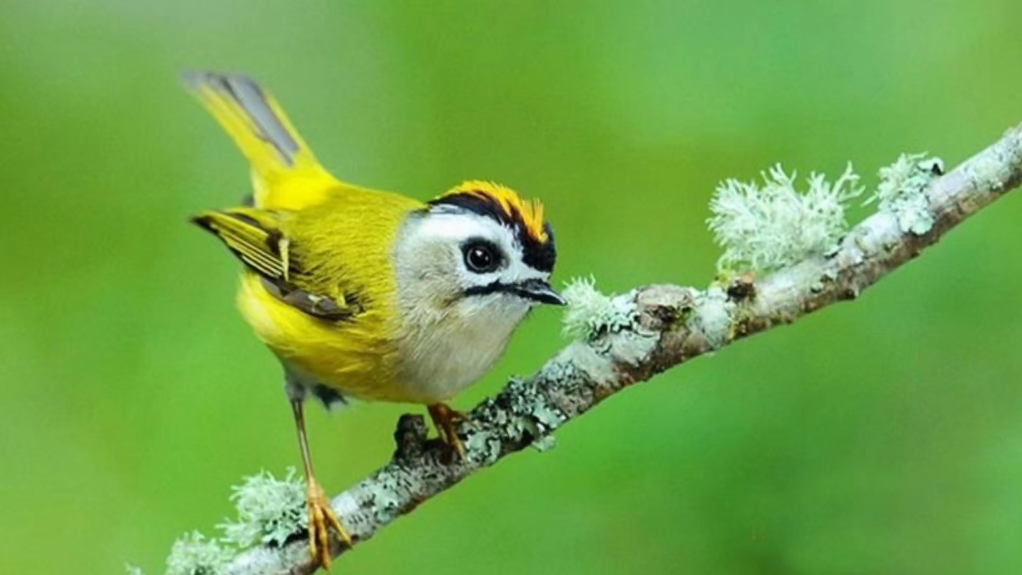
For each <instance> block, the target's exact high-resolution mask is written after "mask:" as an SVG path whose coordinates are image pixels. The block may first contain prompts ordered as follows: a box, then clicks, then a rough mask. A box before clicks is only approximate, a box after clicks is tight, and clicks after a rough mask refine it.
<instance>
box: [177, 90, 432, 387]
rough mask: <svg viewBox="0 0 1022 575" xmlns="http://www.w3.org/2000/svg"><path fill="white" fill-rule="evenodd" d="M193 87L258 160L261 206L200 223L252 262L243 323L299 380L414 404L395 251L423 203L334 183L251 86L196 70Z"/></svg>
mask: <svg viewBox="0 0 1022 575" xmlns="http://www.w3.org/2000/svg"><path fill="white" fill-rule="evenodd" d="M185 81H186V83H187V84H188V85H189V87H190V88H191V90H192V91H193V92H194V93H195V94H196V95H197V96H198V98H199V100H200V101H201V102H202V103H203V104H204V105H205V107H206V108H207V109H208V110H209V111H210V112H211V113H212V114H213V116H214V117H215V118H216V119H217V120H218V121H219V123H220V124H221V126H223V127H224V129H225V130H226V131H227V132H228V133H229V134H230V135H231V137H232V138H233V139H234V141H235V143H236V144H237V145H238V147H239V148H240V149H241V151H242V152H243V153H244V155H245V157H246V158H248V160H249V162H250V163H251V164H252V173H253V181H254V185H255V188H256V195H255V204H256V206H255V207H254V208H236V209H231V210H223V211H219V212H206V213H203V214H200V215H199V216H197V217H196V218H195V221H196V223H198V224H199V225H202V226H203V227H205V228H206V229H208V230H210V231H211V232H213V233H214V234H216V235H217V236H218V237H220V239H221V240H223V241H224V242H225V243H226V244H227V246H228V247H229V248H230V249H231V250H232V251H234V252H235V254H236V255H238V256H239V257H240V258H241V259H242V261H244V262H245V263H246V264H247V265H248V266H249V267H248V269H247V270H246V271H245V272H244V274H243V276H242V280H241V287H240V290H239V292H238V306H239V308H240V309H241V312H242V315H243V316H244V318H245V320H246V321H247V322H248V323H249V324H250V325H251V326H252V328H253V329H254V331H255V333H256V335H257V336H258V337H259V338H260V339H261V340H262V341H263V342H265V343H266V345H267V346H268V347H269V348H270V349H271V350H273V352H274V353H275V354H276V355H277V356H278V357H279V358H280V359H281V360H282V361H283V362H284V363H285V364H286V365H287V366H288V367H289V368H290V369H292V370H294V371H295V372H296V373H297V374H299V375H300V376H301V377H306V378H311V379H313V380H315V381H316V382H318V383H321V384H323V385H326V386H328V387H332V388H334V389H336V390H337V391H339V392H340V393H341V394H343V395H345V396H350V397H356V398H360V399H368V400H384V401H397V402H401V401H413V400H415V399H417V398H412V397H407V396H405V395H404V394H403V393H402V391H401V389H400V388H399V387H398V386H397V384H396V382H395V381H394V375H395V372H396V359H397V358H396V349H395V348H394V343H393V342H394V339H395V337H394V336H395V333H396V330H397V327H398V322H399V313H398V310H397V302H396V295H395V294H396V293H397V287H396V285H395V284H396V278H395V271H394V269H393V263H392V260H393V258H392V254H391V251H392V249H393V246H394V243H395V240H396V236H397V234H398V232H399V230H400V228H401V224H402V222H403V221H404V219H405V218H406V217H407V216H408V214H409V213H411V212H412V211H414V210H418V209H422V208H424V207H425V204H423V203H422V202H419V201H417V200H414V199H411V198H408V197H405V196H400V195H397V194H392V193H389V192H380V191H370V190H366V189H364V188H360V187H357V186H353V185H351V184H346V183H343V182H341V181H339V180H337V179H336V178H335V177H334V176H332V175H331V174H330V173H329V172H327V171H326V169H324V168H323V167H322V166H321V165H320V164H319V162H318V161H317V160H316V158H315V156H314V155H313V153H312V151H311V150H310V149H309V147H308V146H307V145H306V144H305V142H304V141H303V140H302V139H301V137H300V136H299V135H298V133H297V131H295V129H294V126H292V124H291V122H290V121H289V120H288V119H287V117H286V116H285V115H284V113H283V111H282V110H281V109H280V106H279V105H278V104H277V103H276V101H275V100H273V98H272V97H271V96H270V95H269V94H268V93H265V92H263V91H262V89H261V88H260V87H259V86H258V85H256V84H255V83H254V82H252V81H251V80H248V79H247V78H245V77H242V76H219V75H214V74H206V73H193V74H189V75H186V77H185ZM353 262H357V265H353ZM257 272H258V273H257ZM260 274H261V275H260ZM266 282H278V285H279V286H280V287H279V288H277V289H278V290H279V292H285V293H286V292H289V291H295V290H298V291H301V292H305V293H308V294H312V295H313V296H317V297H328V298H330V299H332V300H333V301H335V302H336V303H337V305H338V306H339V307H340V308H342V309H343V310H345V311H350V312H351V313H350V316H349V317H345V318H344V319H340V320H332V319H324V318H322V317H315V316H313V315H310V314H309V313H306V312H305V311H302V310H300V309H297V308H296V307H294V306H293V305H291V304H289V303H287V302H286V301H282V299H281V297H280V293H278V294H274V293H271V292H270V291H268V290H267V287H266ZM368 294H386V296H385V297H382V298H380V299H375V298H373V297H370V296H369V295H368ZM404 393H407V392H404Z"/></svg>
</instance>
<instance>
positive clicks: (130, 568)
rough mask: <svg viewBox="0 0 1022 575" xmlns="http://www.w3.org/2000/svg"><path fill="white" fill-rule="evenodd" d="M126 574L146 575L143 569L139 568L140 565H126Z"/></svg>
mask: <svg viewBox="0 0 1022 575" xmlns="http://www.w3.org/2000/svg"><path fill="white" fill-rule="evenodd" d="M124 572H125V573H127V574H128V575H145V572H144V571H142V568H141V567H139V566H138V565H131V564H128V565H125V566H124Z"/></svg>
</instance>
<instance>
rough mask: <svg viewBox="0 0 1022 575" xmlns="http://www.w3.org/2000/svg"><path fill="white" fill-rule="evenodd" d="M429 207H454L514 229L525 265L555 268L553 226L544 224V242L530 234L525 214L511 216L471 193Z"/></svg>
mask: <svg viewBox="0 0 1022 575" xmlns="http://www.w3.org/2000/svg"><path fill="white" fill-rule="evenodd" d="M429 205H430V206H455V207H459V208H463V209H465V210H468V211H470V212H473V213H476V214H479V215H481V216H485V217H488V218H491V219H493V220H494V221H496V222H497V223H499V224H501V225H504V226H507V227H509V228H511V229H512V230H514V232H515V237H516V238H517V240H518V243H519V244H521V246H522V261H524V262H525V265H527V266H529V267H531V268H533V269H535V270H538V271H543V272H550V271H553V269H554V262H555V261H556V260H557V250H556V248H555V247H554V232H553V229H552V228H551V227H550V224H549V223H547V224H543V229H544V230H545V231H546V234H547V240H546V241H541V240H540V239H538V238H536V237H535V236H533V235H532V234H530V233H529V229H528V226H526V225H525V222H524V221H523V220H522V215H521V214H520V213H518V211H517V210H515V209H514V208H512V209H511V212H510V213H508V212H507V211H505V210H504V208H503V207H501V205H500V202H498V201H496V200H495V199H493V198H490V197H488V196H480V195H476V194H471V193H463V194H457V193H456V194H447V195H445V196H441V197H439V198H437V199H435V200H432V201H431V202H429Z"/></svg>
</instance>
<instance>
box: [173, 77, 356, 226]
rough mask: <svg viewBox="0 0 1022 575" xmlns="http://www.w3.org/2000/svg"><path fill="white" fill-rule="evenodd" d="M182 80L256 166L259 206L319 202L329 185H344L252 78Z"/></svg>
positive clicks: (293, 207)
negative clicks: (321, 162) (320, 160)
mask: <svg viewBox="0 0 1022 575" xmlns="http://www.w3.org/2000/svg"><path fill="white" fill-rule="evenodd" d="M182 80H183V82H184V84H185V86H186V87H187V88H188V89H189V91H191V92H192V93H193V94H194V95H195V96H196V97H197V98H198V99H199V101H200V102H202V104H203V106H205V108H206V109H207V110H208V111H209V112H210V114H212V115H213V117H214V118H216V120H217V121H218V122H219V123H220V125H221V126H222V127H223V128H224V129H225V130H226V131H227V133H228V134H230V135H231V138H233V139H234V142H235V143H236V144H237V146H238V148H240V149H241V152H242V153H243V154H244V155H245V157H246V158H247V159H248V161H249V163H250V164H251V165H252V180H253V184H254V186H255V194H254V196H255V204H256V205H257V206H260V207H269V208H283V209H298V208H301V207H304V206H307V205H311V204H314V203H318V202H319V201H320V200H322V199H323V196H324V193H325V192H326V191H327V190H329V189H330V188H335V187H337V186H339V185H341V184H340V182H338V181H337V179H336V178H334V177H333V176H332V175H331V174H330V173H329V172H327V171H326V170H325V169H324V168H323V167H322V166H321V165H320V164H319V161H318V160H316V157H315V155H313V153H312V150H311V149H310V148H309V146H308V145H307V144H306V143H305V142H304V141H303V140H302V138H301V136H300V135H299V134H298V131H297V130H296V129H295V127H294V126H293V125H292V124H291V121H290V120H288V118H287V115H286V114H285V113H284V110H283V109H282V108H281V107H280V105H279V104H278V103H277V102H276V100H274V99H273V97H272V96H271V95H270V94H269V93H268V92H267V91H265V90H264V89H263V88H262V87H261V86H260V85H259V84H258V83H257V82H255V81H254V80H252V79H251V78H249V77H247V76H245V75H242V74H219V73H215V72H205V71H193V72H186V73H184V74H183V75H182Z"/></svg>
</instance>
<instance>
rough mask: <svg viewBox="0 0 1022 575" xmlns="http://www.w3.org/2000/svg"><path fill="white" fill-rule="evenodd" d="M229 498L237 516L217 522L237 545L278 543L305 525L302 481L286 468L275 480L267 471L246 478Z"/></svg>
mask: <svg viewBox="0 0 1022 575" xmlns="http://www.w3.org/2000/svg"><path fill="white" fill-rule="evenodd" d="M232 489H233V491H234V492H233V493H232V495H231V500H232V501H233V502H234V505H235V507H236V508H237V510H238V519H237V520H236V521H229V522H226V523H223V524H221V525H220V528H221V529H223V531H224V537H225V538H226V539H227V540H228V541H230V542H232V543H234V544H235V545H238V546H239V547H249V546H252V545H273V546H278V547H279V546H281V545H283V544H284V542H285V541H286V540H287V538H288V537H289V536H291V535H294V534H295V533H300V532H302V531H304V530H305V529H307V528H308V525H309V516H308V513H307V511H306V501H305V481H303V480H302V479H301V478H300V477H298V474H297V473H295V470H294V468H290V469H288V471H287V475H285V476H284V478H283V479H277V478H276V477H274V476H273V475H272V474H270V473H269V472H267V471H262V472H260V473H258V474H256V475H253V476H251V477H246V478H245V479H244V481H243V483H242V484H241V485H238V486H235V487H233V488H232Z"/></svg>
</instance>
